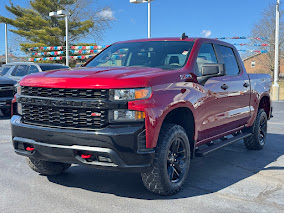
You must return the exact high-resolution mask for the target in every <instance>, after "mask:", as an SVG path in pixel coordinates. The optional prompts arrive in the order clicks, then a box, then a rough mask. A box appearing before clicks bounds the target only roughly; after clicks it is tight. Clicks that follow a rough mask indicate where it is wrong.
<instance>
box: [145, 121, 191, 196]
mask: <svg viewBox="0 0 284 213" xmlns="http://www.w3.org/2000/svg"><path fill="white" fill-rule="evenodd" d="M189 165H190V144H189V140H188V137H187V134H186V132H185V130H184V128H183V127H181V126H179V125H174V124H165V125H163V127H162V128H161V132H160V135H159V139H158V144H157V147H156V153H155V159H154V162H153V166H152V169H151V170H150V171H148V172H146V173H142V174H141V176H142V181H143V183H144V185H145V187H146V188H147V189H148V190H149V191H151V192H154V193H157V194H161V195H171V194H175V193H177V192H178V191H179V190H180V189H181V188H182V186H183V184H184V183H185V181H186V178H187V175H188V171H189Z"/></svg>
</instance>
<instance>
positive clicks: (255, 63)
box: [243, 53, 284, 77]
mask: <svg viewBox="0 0 284 213" xmlns="http://www.w3.org/2000/svg"><path fill="white" fill-rule="evenodd" d="M243 62H244V65H245V68H246V70H247V72H248V73H266V74H270V75H273V72H272V71H271V69H270V67H269V64H271V63H270V62H269V59H268V56H267V54H266V53H258V54H255V55H252V56H250V57H247V58H245V59H243ZM273 64H274V61H273ZM279 76H280V77H284V57H283V58H281V60H280V69H279Z"/></svg>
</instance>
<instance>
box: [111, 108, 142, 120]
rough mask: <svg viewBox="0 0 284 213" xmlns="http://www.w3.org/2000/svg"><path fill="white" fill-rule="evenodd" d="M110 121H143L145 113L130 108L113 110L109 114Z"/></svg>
mask: <svg viewBox="0 0 284 213" xmlns="http://www.w3.org/2000/svg"><path fill="white" fill-rule="evenodd" d="M109 118H110V122H132V121H144V118H145V113H144V112H140V111H132V110H114V111H110V114H109Z"/></svg>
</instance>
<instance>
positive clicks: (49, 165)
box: [27, 158, 71, 176]
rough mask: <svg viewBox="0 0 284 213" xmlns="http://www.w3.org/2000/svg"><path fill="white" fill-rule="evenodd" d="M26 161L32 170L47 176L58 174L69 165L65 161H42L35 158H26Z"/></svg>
mask: <svg viewBox="0 0 284 213" xmlns="http://www.w3.org/2000/svg"><path fill="white" fill-rule="evenodd" d="M27 162H28V164H29V166H30V167H31V169H32V170H34V171H36V172H38V173H40V174H42V175H47V176H49V175H59V174H61V173H63V172H65V171H66V170H67V169H68V168H69V167H70V166H71V164H67V163H58V162H50V161H43V160H38V159H35V158H27Z"/></svg>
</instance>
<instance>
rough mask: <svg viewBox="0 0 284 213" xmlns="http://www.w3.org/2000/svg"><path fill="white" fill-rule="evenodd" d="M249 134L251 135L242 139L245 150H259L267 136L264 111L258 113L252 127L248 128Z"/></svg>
mask: <svg viewBox="0 0 284 213" xmlns="http://www.w3.org/2000/svg"><path fill="white" fill-rule="evenodd" d="M249 132H251V133H252V135H251V136H250V137H248V138H245V139H244V143H245V146H246V148H247V149H249V150H261V149H262V148H263V146H264V144H265V141H266V135H267V115H266V112H265V111H264V109H260V110H259V111H258V113H257V116H256V118H255V121H254V124H253V126H252V127H250V128H249Z"/></svg>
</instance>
